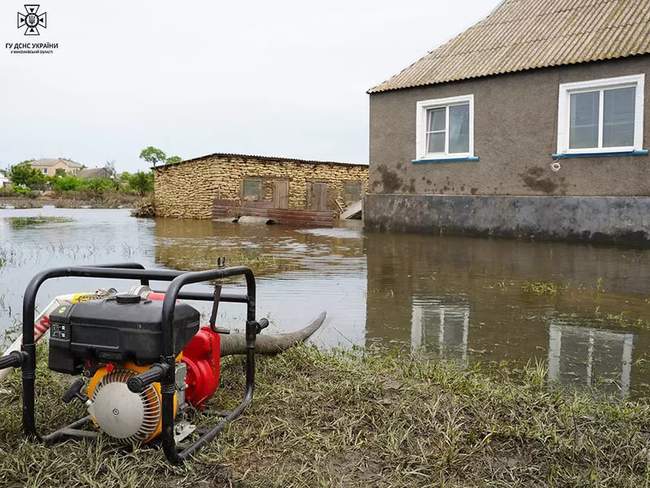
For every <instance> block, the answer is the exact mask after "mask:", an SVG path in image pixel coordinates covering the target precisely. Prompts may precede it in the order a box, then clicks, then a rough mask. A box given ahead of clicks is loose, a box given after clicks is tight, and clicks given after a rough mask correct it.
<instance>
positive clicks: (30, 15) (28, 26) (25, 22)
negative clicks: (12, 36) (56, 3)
mask: <svg viewBox="0 0 650 488" xmlns="http://www.w3.org/2000/svg"><path fill="white" fill-rule="evenodd" d="M40 7H41V6H40V5H35V4H30V5H25V12H26V13H24V14H23V13H21V12H18V29H22V28H23V27H25V35H26V36H40V35H41V33H40V32H39V30H38V28H39V27H43V28H44V29H47V12H43V13H42V14H39V13H38V9H39V8H40Z"/></svg>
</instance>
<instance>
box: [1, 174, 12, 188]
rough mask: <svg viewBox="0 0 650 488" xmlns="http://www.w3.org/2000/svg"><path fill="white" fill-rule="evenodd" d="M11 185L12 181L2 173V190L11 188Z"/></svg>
mask: <svg viewBox="0 0 650 488" xmlns="http://www.w3.org/2000/svg"><path fill="white" fill-rule="evenodd" d="M10 184H11V180H10V179H9V178H7V177H6V176H5V175H3V174H2V173H0V188H3V187H5V186H9V185H10Z"/></svg>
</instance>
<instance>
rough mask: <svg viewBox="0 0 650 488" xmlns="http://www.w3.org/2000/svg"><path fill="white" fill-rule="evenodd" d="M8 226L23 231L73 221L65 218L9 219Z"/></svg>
mask: <svg viewBox="0 0 650 488" xmlns="http://www.w3.org/2000/svg"><path fill="white" fill-rule="evenodd" d="M7 220H8V221H9V225H10V226H11V227H12V228H14V229H24V228H26V227H34V226H38V225H44V224H64V223H67V222H72V221H73V219H70V218H67V217H43V216H39V217H9V218H7Z"/></svg>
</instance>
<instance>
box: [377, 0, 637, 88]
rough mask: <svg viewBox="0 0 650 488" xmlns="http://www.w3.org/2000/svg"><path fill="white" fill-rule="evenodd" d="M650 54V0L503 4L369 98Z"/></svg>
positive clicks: (510, 1)
mask: <svg viewBox="0 0 650 488" xmlns="http://www.w3.org/2000/svg"><path fill="white" fill-rule="evenodd" d="M646 53H650V0H504V1H503V2H501V4H499V6H498V7H497V8H496V9H494V10H493V11H492V13H491V14H490V15H488V16H487V17H486V18H484V19H483V20H481V21H480V22H478V23H477V24H475V25H474V26H472V27H470V28H469V29H467V30H466V31H465V32H463V33H462V34H460V35H458V36H457V37H455V38H454V39H452V40H451V41H449V42H448V43H446V44H444V45H442V46H440V47H439V48H437V49H435V50H434V51H431V52H430V53H429V54H427V55H426V56H424V57H423V58H422V59H420V60H419V61H416V62H415V63H414V64H412V65H411V66H409V67H408V68H406V69H405V70H403V71H402V72H401V73H399V74H397V75H395V76H393V77H392V78H390V79H389V80H388V81H385V82H383V83H382V84H380V85H378V86H376V87H374V88H371V89H370V90H369V91H368V93H377V92H383V91H389V90H399V89H402V88H411V87H416V86H424V85H433V84H437V83H447V82H450V81H459V80H465V79H470V78H478V77H482V76H490V75H496V74H503V73H512V72H515V71H523V70H530V69H536V68H545V67H550V66H561V65H566V64H575V63H584V62H589V61H601V60H606V59H614V58H622V57H627V56H634V55H638V54H646Z"/></svg>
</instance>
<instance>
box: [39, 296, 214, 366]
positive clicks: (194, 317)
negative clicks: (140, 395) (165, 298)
mask: <svg viewBox="0 0 650 488" xmlns="http://www.w3.org/2000/svg"><path fill="white" fill-rule="evenodd" d="M162 304H163V302H162V301H151V300H141V298H140V296H138V295H118V296H117V297H112V298H108V299H105V300H92V301H87V302H81V303H75V304H73V305H61V306H60V307H59V308H57V309H56V310H55V311H54V312H52V313H51V314H50V321H51V323H52V325H51V327H50V354H49V367H50V369H52V370H54V371H59V372H61V373H69V374H76V373H79V372H80V371H81V369H82V367H83V364H84V361H86V360H95V361H100V362H109V361H110V362H116V363H121V362H125V361H133V362H135V363H137V364H150V363H154V362H157V361H159V360H160V357H161V355H162V352H163V351H162ZM200 319H201V314H200V313H199V311H198V310H196V309H195V308H194V307H192V306H190V305H188V304H186V303H177V304H176V307H175V311H174V323H173V325H172V327H173V330H174V349H175V354H178V353H180V352H181V351H182V350H183V348H184V347H185V345H186V344H187V343H188V342H189V340H190V339H191V338H192V337H193V336H194V334H196V333H197V331H198V330H199V325H200Z"/></svg>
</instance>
